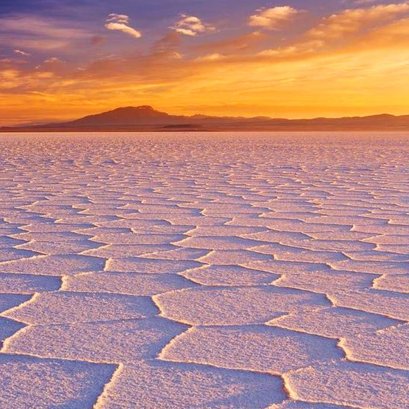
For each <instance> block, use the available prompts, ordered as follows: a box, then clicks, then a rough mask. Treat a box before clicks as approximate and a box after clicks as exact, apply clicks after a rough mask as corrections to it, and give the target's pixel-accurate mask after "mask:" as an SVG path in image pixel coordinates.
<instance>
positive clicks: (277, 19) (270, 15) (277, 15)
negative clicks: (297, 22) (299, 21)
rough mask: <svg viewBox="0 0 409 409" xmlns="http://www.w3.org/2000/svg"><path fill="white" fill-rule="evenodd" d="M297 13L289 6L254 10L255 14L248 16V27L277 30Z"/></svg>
mask: <svg viewBox="0 0 409 409" xmlns="http://www.w3.org/2000/svg"><path fill="white" fill-rule="evenodd" d="M299 13H300V11H299V10H296V9H295V8H293V7H290V6H279V7H271V8H262V9H258V10H256V14H253V15H252V16H250V19H249V25H250V26H251V27H261V28H265V29H268V30H277V29H279V28H280V27H282V25H283V24H285V23H287V22H288V21H290V20H292V19H293V18H294V17H295V16H296V15H297V14H299Z"/></svg>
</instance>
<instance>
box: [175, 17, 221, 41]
mask: <svg viewBox="0 0 409 409" xmlns="http://www.w3.org/2000/svg"><path fill="white" fill-rule="evenodd" d="M170 28H171V29H173V30H175V31H177V32H178V33H180V34H184V35H187V36H192V37H194V36H196V35H198V34H201V33H206V32H208V31H214V30H215V27H214V26H212V25H210V24H206V23H204V22H203V21H202V20H201V19H200V18H199V17H195V16H188V15H186V14H182V15H181V16H180V19H179V20H178V21H177V22H176V23H175V25H174V26H172V27H170Z"/></svg>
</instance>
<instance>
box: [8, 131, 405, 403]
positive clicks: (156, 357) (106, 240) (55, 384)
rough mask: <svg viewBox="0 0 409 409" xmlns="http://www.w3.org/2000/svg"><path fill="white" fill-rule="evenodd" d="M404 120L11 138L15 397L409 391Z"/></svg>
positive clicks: (236, 398) (329, 396)
mask: <svg viewBox="0 0 409 409" xmlns="http://www.w3.org/2000/svg"><path fill="white" fill-rule="evenodd" d="M408 157H409V137H408V136H407V135H405V134H386V133H384V134H378V135H374V134H369V133H356V134H346V133H333V134H325V133H321V134H311V133H304V134H303V133H299V134H274V133H260V134H257V133H253V134H251V133H250V134H241V133H237V134H217V133H208V134H206V133H196V134H194V133H186V134H173V133H166V134H158V133H156V134H153V133H152V134H87V135H85V134H82V135H81V134H71V135H57V134H48V135H40V134H25V135H18V134H14V135H2V136H1V138H0V166H1V174H0V187H1V189H0V199H1V200H0V340H1V341H2V342H1V346H2V348H1V351H0V367H1V371H0V388H1V390H2V393H1V394H0V407H1V408H2V409H20V408H22V409H25V408H27V409H32V408H36V409H41V408H49V409H51V408H66V409H75V408H78V409H87V408H95V409H102V408H104V409H120V408H129V409H134V408H138V409H140V408H145V409H162V408H164V409H168V408H169V409H171V408H172V409H173V408H175V409H183V408H186V409H191V408H202V409H213V408H217V409H221V408H232V409H236V408H237V409H240V408H243V409H244V408H245V409H407V408H409V388H408V385H409V296H408V292H409V250H408V247H407V245H408V243H409V167H408V165H407V160H408Z"/></svg>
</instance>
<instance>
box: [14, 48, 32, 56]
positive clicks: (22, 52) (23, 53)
mask: <svg viewBox="0 0 409 409" xmlns="http://www.w3.org/2000/svg"><path fill="white" fill-rule="evenodd" d="M14 53H15V54H18V55H22V56H23V57H29V56H30V55H31V54H30V53H27V52H25V51H23V50H18V49H15V50H14Z"/></svg>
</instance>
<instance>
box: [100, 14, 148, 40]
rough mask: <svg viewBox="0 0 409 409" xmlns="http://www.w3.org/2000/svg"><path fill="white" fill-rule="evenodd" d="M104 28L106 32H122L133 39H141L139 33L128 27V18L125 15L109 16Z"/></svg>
mask: <svg viewBox="0 0 409 409" xmlns="http://www.w3.org/2000/svg"><path fill="white" fill-rule="evenodd" d="M105 28H106V29H108V30H114V31H122V32H123V33H125V34H128V35H130V36H131V37H134V38H141V37H142V34H141V32H140V31H138V30H136V29H135V28H133V27H131V26H130V25H129V16H127V15H126V14H115V13H111V14H109V15H108V17H107V19H106V21H105Z"/></svg>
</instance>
